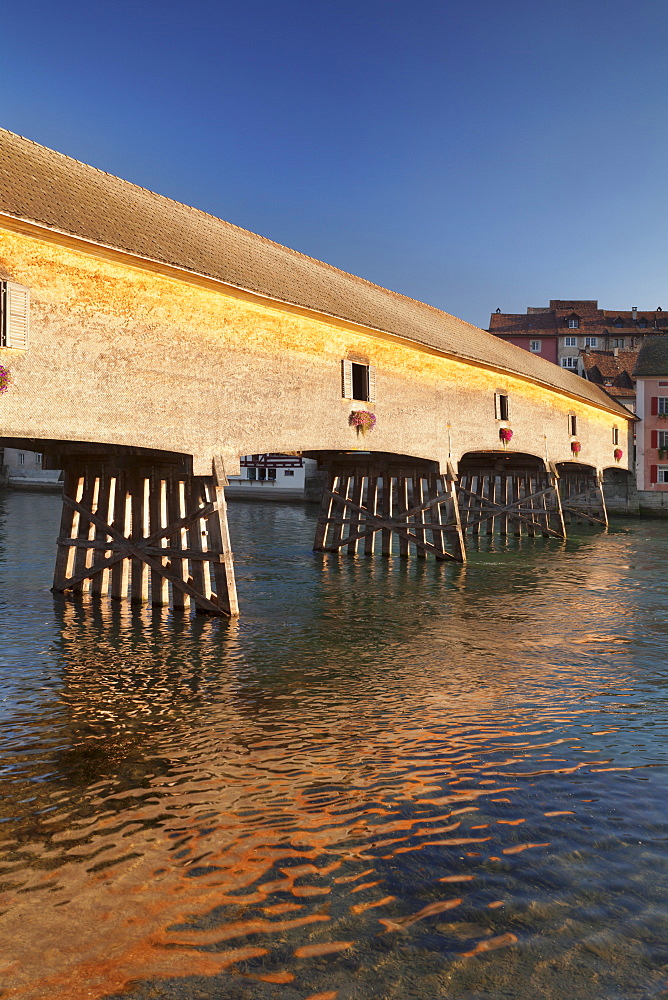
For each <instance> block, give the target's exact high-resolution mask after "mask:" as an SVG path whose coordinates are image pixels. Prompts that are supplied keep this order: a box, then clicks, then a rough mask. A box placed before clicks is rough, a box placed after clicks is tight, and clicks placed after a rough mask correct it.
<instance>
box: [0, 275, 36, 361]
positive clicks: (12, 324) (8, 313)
mask: <svg viewBox="0 0 668 1000" xmlns="http://www.w3.org/2000/svg"><path fill="white" fill-rule="evenodd" d="M29 326H30V290H29V289H28V288H26V287H25V286H24V285H17V284H15V283H14V282H13V281H0V347H15V348H18V349H19V350H23V351H25V350H26V349H27V347H28V332H29Z"/></svg>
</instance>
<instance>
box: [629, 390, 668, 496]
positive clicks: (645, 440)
mask: <svg viewBox="0 0 668 1000" xmlns="http://www.w3.org/2000/svg"><path fill="white" fill-rule="evenodd" d="M636 399H637V416H638V417H640V419H641V420H642V424H640V426H639V427H638V443H637V449H638V450H637V475H638V489H639V490H652V491H658V492H662V491H666V492H668V377H666V378H663V379H657V378H638V379H637V381H636Z"/></svg>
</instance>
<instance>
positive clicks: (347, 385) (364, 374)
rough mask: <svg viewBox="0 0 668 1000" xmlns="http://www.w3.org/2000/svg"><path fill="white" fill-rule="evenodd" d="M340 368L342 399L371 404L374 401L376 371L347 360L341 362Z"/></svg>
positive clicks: (370, 367) (369, 366)
mask: <svg viewBox="0 0 668 1000" xmlns="http://www.w3.org/2000/svg"><path fill="white" fill-rule="evenodd" d="M341 367H342V390H343V398H344V399H357V400H361V401H362V402H365V403H366V402H369V403H373V402H374V401H375V399H376V369H375V368H373V367H372V366H371V365H363V364H360V363H359V362H357V361H348V360H344V361H342V362H341Z"/></svg>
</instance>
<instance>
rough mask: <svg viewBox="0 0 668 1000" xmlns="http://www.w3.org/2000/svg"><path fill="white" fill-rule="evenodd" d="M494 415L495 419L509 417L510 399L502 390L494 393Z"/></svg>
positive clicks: (507, 418) (506, 418)
mask: <svg viewBox="0 0 668 1000" xmlns="http://www.w3.org/2000/svg"><path fill="white" fill-rule="evenodd" d="M494 415H495V417H496V419H497V420H509V419H510V400H509V399H508V396H506V395H505V394H504V393H502V392H496V393H495V394H494Z"/></svg>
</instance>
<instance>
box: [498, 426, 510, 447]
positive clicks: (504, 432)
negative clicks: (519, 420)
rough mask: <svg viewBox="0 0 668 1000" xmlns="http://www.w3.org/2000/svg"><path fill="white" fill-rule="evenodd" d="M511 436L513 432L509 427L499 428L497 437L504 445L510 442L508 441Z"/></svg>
mask: <svg viewBox="0 0 668 1000" xmlns="http://www.w3.org/2000/svg"><path fill="white" fill-rule="evenodd" d="M512 436H513V432H512V431H511V429H510V427H501V428H500V430H499V437H500V438H501V440H502V441H503V443H504V444H508V442H509V441H510V439H511V438H512Z"/></svg>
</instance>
